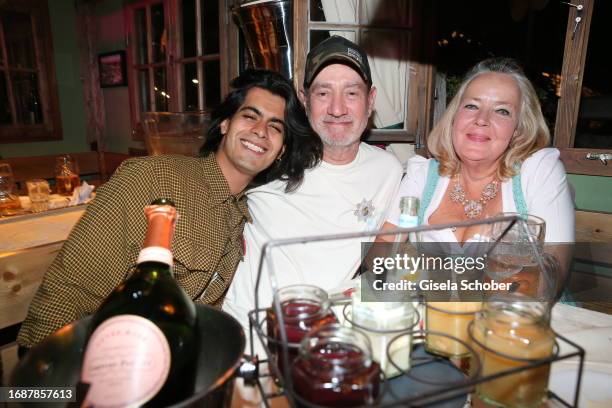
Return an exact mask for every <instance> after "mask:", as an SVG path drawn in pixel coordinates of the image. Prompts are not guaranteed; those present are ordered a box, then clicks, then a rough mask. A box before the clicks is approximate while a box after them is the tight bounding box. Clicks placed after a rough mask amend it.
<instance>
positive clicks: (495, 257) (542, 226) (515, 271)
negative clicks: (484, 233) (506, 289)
mask: <svg viewBox="0 0 612 408" xmlns="http://www.w3.org/2000/svg"><path fill="white" fill-rule="evenodd" d="M498 215H499V216H513V217H516V218H517V220H516V222H515V223H514V225H512V226H510V222H498V223H495V224H493V225H492V227H491V238H492V240H493V241H495V240H497V241H498V242H497V245H495V246H494V247H493V248H492V250H491V251H490V253H489V256H488V264H487V266H488V268H487V275H488V277H489V278H491V279H493V280H496V281H500V282H510V283H513V284H514V286H515V289H513V290H516V291H519V292H522V293H524V294H528V295H531V296H536V294H537V293H536V292H537V288H538V284H539V278H540V275H541V271H540V268H539V263H538V258H541V257H542V256H543V254H544V236H545V235H546V222H545V221H544V220H543V219H542V218H540V217H536V216H535V215H521V214H518V213H502V214H498Z"/></svg>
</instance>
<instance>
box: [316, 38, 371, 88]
mask: <svg viewBox="0 0 612 408" xmlns="http://www.w3.org/2000/svg"><path fill="white" fill-rule="evenodd" d="M332 62H337V63H340V64H346V65H349V66H350V67H351V68H353V69H354V70H355V71H357V72H358V73H359V75H361V77H362V78H363V80H364V81H365V83H366V84H368V86H371V85H372V74H371V72H370V64H369V63H368V56H367V55H366V53H365V52H364V51H363V50H362V49H361V47H359V46H358V45H357V44H355V43H354V42H352V41H349V40H347V39H346V38H344V37H340V36H337V35H333V36H331V37H329V38H327V39H326V40H325V41H323V42H321V43H319V44H317V46H316V47H314V48H313V49H311V50H310V52H309V53H308V56H307V57H306V68H305V70H304V88H306V89H308V88H309V87H310V85H311V84H312V81H313V80H314V79H315V77H316V76H317V74H318V73H319V71H321V69H323V68H324V67H325V66H327V65H329V64H331V63H332Z"/></svg>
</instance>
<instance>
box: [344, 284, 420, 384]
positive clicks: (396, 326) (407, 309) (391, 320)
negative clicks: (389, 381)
mask: <svg viewBox="0 0 612 408" xmlns="http://www.w3.org/2000/svg"><path fill="white" fill-rule="evenodd" d="M359 292H360V291H359V290H358V291H356V292H355V293H354V294H353V299H352V304H351V307H350V311H349V313H348V314H349V316H348V320H349V321H350V322H351V323H353V325H354V326H356V327H357V328H358V329H360V330H361V331H362V332H363V333H365V335H366V336H367V337H368V338H369V339H370V344H371V346H372V359H373V360H374V361H376V362H378V363H379V364H380V368H381V369H382V370H383V372H384V373H385V375H386V377H387V378H391V377H395V376H397V375H399V374H401V373H402V371H407V370H408V369H409V368H410V352H411V350H412V335H411V330H412V328H413V326H414V325H415V324H416V323H417V316H418V315H417V313H416V311H415V308H414V305H413V303H412V302H362V301H361V296H360V293H359ZM402 332H405V334H404V335H402V336H401V337H400V338H399V339H397V340H396V341H394V342H393V343H392V344H391V346H389V343H390V342H391V340H392V339H393V338H394V337H396V336H398V335H399V334H400V333H402ZM387 349H389V350H388V351H389V355H390V356H391V359H392V360H393V363H395V364H396V365H397V366H398V367H399V368H400V369H401V371H400V370H398V369H397V368H396V367H395V366H394V365H393V364H391V363H390V362H389V358H388V355H387Z"/></svg>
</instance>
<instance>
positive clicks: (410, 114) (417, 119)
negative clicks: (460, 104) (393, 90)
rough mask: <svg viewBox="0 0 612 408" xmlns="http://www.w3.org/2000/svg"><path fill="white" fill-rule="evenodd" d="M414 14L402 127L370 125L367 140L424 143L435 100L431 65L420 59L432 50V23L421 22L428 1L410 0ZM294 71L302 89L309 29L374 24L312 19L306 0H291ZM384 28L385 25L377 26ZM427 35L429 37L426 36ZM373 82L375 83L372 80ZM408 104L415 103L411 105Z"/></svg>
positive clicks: (429, 6)
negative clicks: (312, 20)
mask: <svg viewBox="0 0 612 408" xmlns="http://www.w3.org/2000/svg"><path fill="white" fill-rule="evenodd" d="M411 2H412V4H411V7H412V10H414V14H415V16H419V17H423V18H415V19H414V26H413V27H412V29H411V30H410V32H411V41H410V42H411V46H412V48H413V49H411V50H410V52H411V53H412V54H411V55H410V57H411V66H410V73H411V76H412V77H411V78H410V80H409V81H408V90H407V93H406V106H405V112H404V114H405V121H406V123H405V124H404V129H371V130H369V131H368V133H367V134H366V135H365V137H364V141H366V142H368V143H397V142H399V143H415V147H416V148H417V149H420V148H422V147H423V146H424V145H425V140H426V135H427V134H428V133H429V131H430V130H431V123H432V121H431V118H432V117H433V103H434V92H433V89H434V85H435V83H434V82H435V81H434V77H435V76H434V67H433V65H431V64H428V63H425V62H421V61H431V58H428V57H429V56H430V55H431V53H432V50H433V48H432V46H431V45H429V42H428V41H427V38H429V37H430V36H431V35H433V32H432V30H433V27H432V25H431V24H423V21H426V20H427V19H428V18H429V17H428V16H429V15H430V12H431V10H432V8H431V4H430V3H431V2H429V1H427V0H425V1H423V0H411ZM293 22H294V29H293V49H294V58H293V72H294V86H295V88H296V89H302V87H303V86H302V84H303V81H304V66H305V64H306V56H307V54H308V50H309V49H310V47H309V30H310V29H325V30H331V29H338V30H342V29H345V30H346V29H351V30H353V29H355V28H357V29H364V28H377V27H371V26H365V25H361V24H356V25H353V24H351V25H350V26H349V25H343V24H340V23H326V22H311V21H310V7H309V1H297V2H293ZM379 28H384V27H379ZM428 36H429V37H428ZM375 85H376V84H375ZM410 107H417V109H416V110H415V109H411V108H410Z"/></svg>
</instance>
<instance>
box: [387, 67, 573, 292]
mask: <svg viewBox="0 0 612 408" xmlns="http://www.w3.org/2000/svg"><path fill="white" fill-rule="evenodd" d="M549 143H550V132H549V130H548V127H547V125H546V122H545V120H544V117H543V115H542V111H541V108H540V103H539V101H538V98H537V96H536V93H535V90H534V88H533V86H532V84H531V83H530V81H529V80H528V79H527V78H526V76H525V74H524V73H523V71H522V70H521V68H520V67H519V66H518V65H517V63H516V62H515V61H514V60H511V59H499V58H497V59H488V60H485V61H482V62H480V63H478V64H477V65H476V66H475V67H473V68H472V69H471V70H470V71H469V72H468V74H467V76H466V78H465V80H464V81H463V83H462V85H461V87H460V88H459V90H458V92H457V94H456V95H455V97H454V98H453V99H452V101H451V102H450V104H449V106H448V108H447V110H446V112H445V113H444V115H443V116H442V118H441V119H440V121H439V123H438V124H436V126H435V127H434V129H433V130H432V132H431V134H430V136H429V138H428V141H427V147H428V148H429V151H430V152H431V154H432V156H433V158H431V159H426V158H424V157H420V156H416V157H413V158H411V159H410V160H409V161H408V163H407V168H406V175H405V177H404V179H403V180H402V183H401V185H400V189H399V192H398V194H397V196H396V197H395V200H394V202H393V203H392V204H391V206H390V208H391V210H390V211H391V212H390V214H389V217H388V219H387V223H386V224H385V227H387V228H391V227H395V226H396V225H397V224H398V220H399V213H400V209H399V201H400V198H401V197H403V196H416V197H418V198H419V199H420V203H421V205H420V209H419V223H420V224H421V225H433V224H442V223H452V222H458V221H466V220H478V219H484V218H487V217H491V216H493V215H495V214H498V213H500V212H517V213H521V214H531V215H535V216H538V217H540V218H543V219H544V220H545V221H546V235H545V242H547V243H568V242H573V241H574V206H573V202H572V197H571V194H570V189H569V186H568V183H567V179H566V175H565V169H564V167H563V164H562V163H561V161H560V160H559V151H558V150H557V149H553V148H549V147H547V146H548V145H549ZM483 230H484V228H483V227H482V226H473V227H469V228H456V229H455V228H453V229H446V230H440V231H432V232H428V233H427V234H424V235H423V236H422V237H421V239H423V240H426V241H436V242H457V243H465V242H469V241H474V240H478V234H481V233H482V232H483ZM391 239H393V237H391ZM558 258H563V261H562V262H561V263H562V264H567V263H568V256H564V255H560V256H558ZM562 281H564V277H560V278H559V282H562Z"/></svg>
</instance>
